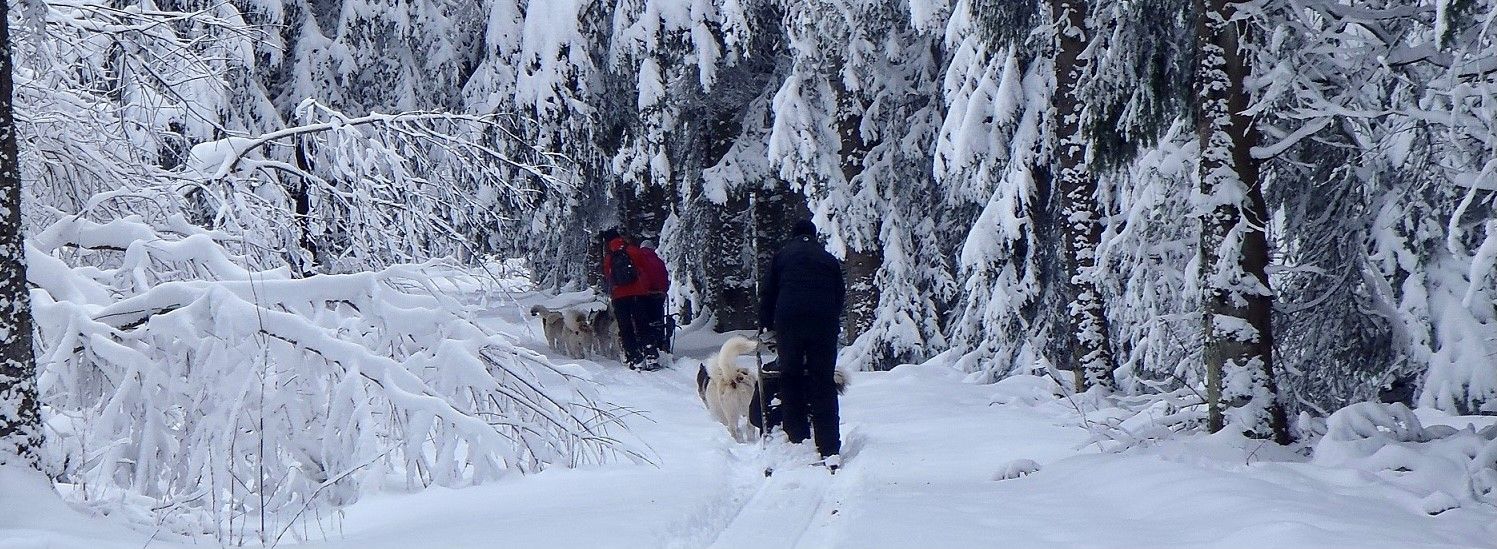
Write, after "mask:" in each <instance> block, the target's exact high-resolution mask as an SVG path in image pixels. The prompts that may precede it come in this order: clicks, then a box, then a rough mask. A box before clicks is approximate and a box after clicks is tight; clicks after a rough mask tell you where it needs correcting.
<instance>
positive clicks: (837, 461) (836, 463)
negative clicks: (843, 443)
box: [814, 454, 842, 475]
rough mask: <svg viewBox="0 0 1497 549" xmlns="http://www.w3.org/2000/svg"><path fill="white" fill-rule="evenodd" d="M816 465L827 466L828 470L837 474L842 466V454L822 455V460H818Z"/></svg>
mask: <svg viewBox="0 0 1497 549" xmlns="http://www.w3.org/2000/svg"><path fill="white" fill-rule="evenodd" d="M814 465H817V466H822V467H826V470H827V471H828V472H830V473H832V474H834V475H835V474H837V470H838V469H841V468H842V455H841V454H832V455H830V456H822V458H821V461H818V462H816V463H815V464H814Z"/></svg>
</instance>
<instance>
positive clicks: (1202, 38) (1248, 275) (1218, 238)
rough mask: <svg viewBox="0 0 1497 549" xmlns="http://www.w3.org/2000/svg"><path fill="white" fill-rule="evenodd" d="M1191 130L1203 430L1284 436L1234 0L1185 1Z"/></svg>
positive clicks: (1242, 38) (1262, 217) (1242, 41)
mask: <svg viewBox="0 0 1497 549" xmlns="http://www.w3.org/2000/svg"><path fill="white" fill-rule="evenodd" d="M1194 1H1195V8H1196V63H1197V65H1196V72H1195V85H1196V89H1195V95H1196V105H1195V107H1196V109H1197V111H1196V113H1195V116H1196V131H1197V133H1198V134H1199V137H1200V143H1201V167H1200V168H1201V173H1200V193H1199V194H1200V197H1201V199H1200V200H1202V201H1203V203H1202V204H1199V205H1198V210H1199V211H1201V212H1203V214H1204V217H1203V219H1202V220H1201V237H1200V247H1201V251H1200V253H1201V261H1200V273H1199V276H1200V287H1201V303H1202V308H1203V311H1202V321H1203V323H1204V326H1203V328H1204V330H1205V348H1204V349H1203V351H1202V355H1203V358H1204V359H1205V363H1206V398H1207V400H1208V406H1209V410H1210V411H1209V419H1208V421H1209V427H1210V429H1211V430H1212V431H1213V432H1215V431H1219V430H1221V429H1223V428H1225V427H1226V426H1227V424H1229V423H1230V424H1233V425H1235V426H1236V428H1240V429H1242V431H1243V433H1244V434H1246V435H1248V436H1251V437H1255V438H1269V437H1272V438H1273V439H1274V440H1275V441H1277V442H1279V443H1280V444H1284V443H1288V442H1289V440H1290V437H1289V429H1288V421H1287V418H1286V417H1285V413H1284V407H1283V405H1282V404H1281V403H1280V402H1279V399H1278V389H1277V387H1276V384H1275V382H1274V373H1273V326H1272V323H1271V322H1270V320H1271V318H1270V314H1271V312H1272V309H1273V291H1272V290H1271V289H1270V287H1269V283H1268V275H1267V272H1266V271H1267V267H1268V235H1267V233H1266V230H1267V221H1268V215H1267V213H1268V212H1267V207H1266V205H1265V204H1264V201H1263V186H1262V181H1261V180H1260V179H1259V173H1258V162H1257V161H1256V160H1255V159H1253V157H1252V155H1251V150H1252V148H1253V146H1254V145H1255V144H1256V143H1257V141H1258V134H1257V131H1256V130H1255V129H1254V127H1253V120H1252V117H1251V116H1249V115H1247V114H1245V113H1244V112H1243V111H1244V110H1245V109H1246V108H1247V106H1248V93H1247V90H1246V88H1245V87H1244V84H1243V81H1244V79H1245V78H1246V76H1247V73H1248V70H1249V68H1248V62H1249V59H1248V57H1247V56H1246V55H1245V52H1244V48H1245V47H1246V46H1247V45H1248V44H1247V38H1248V37H1247V35H1246V34H1245V33H1244V32H1243V29H1244V27H1243V25H1245V24H1244V23H1230V21H1231V20H1232V16H1233V15H1234V14H1235V13H1236V11H1237V3H1236V2H1231V1H1228V0H1194Z"/></svg>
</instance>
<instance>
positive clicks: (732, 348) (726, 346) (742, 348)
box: [718, 336, 759, 362]
mask: <svg viewBox="0 0 1497 549" xmlns="http://www.w3.org/2000/svg"><path fill="white" fill-rule="evenodd" d="M758 347H759V343H758V342H755V341H754V340H752V339H749V338H746V337H743V336H733V337H732V338H731V339H728V341H727V342H726V343H723V348H722V350H720V351H718V355H719V356H722V357H723V358H724V359H726V360H724V362H732V361H733V359H735V358H738V357H741V356H743V355H746V354H749V353H751V352H753V351H754V349H756V348H758Z"/></svg>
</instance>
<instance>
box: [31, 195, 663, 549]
mask: <svg viewBox="0 0 1497 549" xmlns="http://www.w3.org/2000/svg"><path fill="white" fill-rule="evenodd" d="M27 259H28V262H29V263H30V265H31V272H30V275H31V282H32V283H33V284H34V285H35V286H36V287H37V289H36V290H34V292H33V295H34V299H35V309H36V317H37V319H38V320H37V326H38V331H39V333H40V336H41V337H40V338H39V339H38V342H39V349H38V357H39V362H41V364H42V367H41V370H42V374H41V377H42V383H41V386H42V389H43V391H44V393H45V394H46V395H47V397H46V405H47V407H48V411H49V417H52V418H53V419H52V421H51V424H50V425H51V428H52V429H53V431H54V432H53V433H52V435H53V436H52V439H51V440H53V441H54V443H55V444H54V445H53V447H52V451H53V452H54V453H55V454H56V456H55V457H54V459H55V460H56V461H55V462H56V463H60V464H62V468H63V471H62V473H63V475H64V478H66V479H70V482H74V483H76V484H78V485H79V486H82V487H84V488H80V491H78V492H77V493H76V494H75V496H76V497H78V498H80V499H81V500H83V501H85V502H88V503H90V504H92V505H103V506H119V505H133V504H125V503H122V502H121V501H119V499H118V498H116V497H114V496H112V494H118V493H129V494H134V495H136V496H144V497H146V498H150V499H151V500H152V501H154V502H161V504H160V505H152V507H154V508H157V509H159V512H158V513H157V516H156V517H155V518H156V519H159V520H163V521H165V522H166V525H167V526H168V527H169V528H171V529H174V530H180V531H184V532H185V531H193V532H216V534H217V535H218V537H219V538H220V539H229V536H225V535H224V534H225V532H224V531H223V529H224V528H226V527H227V528H232V527H234V526H233V525H234V524H235V520H234V518H233V517H240V516H243V515H245V514H252V515H257V514H261V513H263V514H264V516H265V517H268V518H269V520H270V522H269V523H267V524H265V525H264V527H265V528H266V529H267V530H268V532H262V533H269V534H274V532H275V531H277V530H283V529H284V527H285V526H287V525H288V524H286V523H284V522H277V520H278V519H277V518H276V517H282V518H281V519H279V520H285V517H287V516H290V514H291V511H293V510H296V509H298V508H304V507H306V506H308V505H311V506H313V507H315V508H325V507H330V506H336V505H341V504H345V503H348V502H350V501H353V500H355V499H357V498H358V497H359V495H360V494H361V493H363V492H364V491H365V487H366V486H374V485H377V484H381V483H388V482H390V480H388V479H393V478H403V479H404V483H405V484H407V485H409V486H411V487H420V486H426V485H431V484H438V485H443V486H461V485H467V484H471V483H477V482H483V481H485V480H489V479H493V478H496V477H500V476H503V475H507V474H511V473H518V472H528V471H536V470H540V469H544V468H547V467H553V466H563V467H567V466H576V465H580V464H585V463H596V462H600V461H604V460H608V459H612V458H615V457H625V458H630V459H640V454H639V453H638V452H636V451H634V450H632V449H631V448H630V447H629V446H627V445H623V444H621V443H620V442H619V441H618V440H617V439H616V438H615V435H614V434H613V433H614V431H616V430H617V429H618V428H617V423H618V420H619V418H620V416H621V414H623V413H626V412H627V411H626V410H621V409H619V408H616V407H614V406H611V405H609V404H607V403H605V402H602V401H600V400H599V399H598V398H597V394H596V391H595V388H594V387H593V386H592V385H591V383H590V382H588V381H586V379H585V374H584V373H582V372H581V371H580V370H578V369H576V368H575V367H572V366H562V365H557V364H553V363H551V362H550V361H549V360H547V359H546V358H545V357H544V356H543V355H540V354H539V353H536V352H535V351H531V350H529V349H525V348H523V347H520V346H519V345H518V344H517V343H516V341H515V340H514V339H513V338H512V337H511V336H509V335H507V334H504V333H498V332H494V331H491V330H488V329H486V328H485V327H483V326H481V325H479V324H476V323H474V322H472V321H470V320H469V319H470V318H474V317H475V316H477V315H476V311H475V310H474V306H473V305H469V304H468V302H467V301H465V300H464V299H463V297H464V296H465V295H468V294H469V293H472V292H481V291H484V288H483V286H482V285H475V279H472V278H469V277H468V276H467V275H466V273H465V271H463V270H461V269H457V268H454V267H453V266H451V265H448V264H445V263H441V262H427V263H424V264H417V265H397V266H392V267H389V268H387V269H384V270H380V271H373V272H362V273H357V274H347V275H320V276H314V277H309V278H292V277H290V275H289V273H288V272H287V271H286V270H284V269H281V270H269V271H267V270H253V269H246V268H243V267H240V266H239V265H240V264H242V263H243V260H242V258H239V257H235V256H234V255H233V254H231V253H229V252H228V251H227V250H226V249H225V247H224V246H223V244H222V243H221V242H219V241H218V240H216V239H215V238H214V235H213V233H210V232H207V231H199V232H197V233H194V234H190V235H187V236H181V235H174V234H170V233H162V232H158V231H156V230H155V229H154V228H153V227H151V226H149V225H146V224H144V223H142V222H141V221H140V220H138V219H122V220H115V221H112V222H110V223H104V224H100V223H94V222H91V221H88V220H86V219H82V218H79V217H76V216H75V217H72V218H68V219H65V220H63V221H61V222H59V223H57V224H55V225H53V226H51V227H49V228H48V229H47V230H45V231H42V232H41V233H39V234H38V235H37V236H36V237H35V238H33V239H32V240H31V242H30V246H29V249H28V257H27ZM90 264H97V265H100V266H97V267H96V266H91V265H90ZM453 288H458V289H460V291H459V292H457V293H455V294H454V293H453ZM371 483H372V484H371ZM261 496H263V499H261ZM168 502H170V503H171V505H167V503H168ZM280 510H287V513H286V514H278V512H279V511H280ZM313 515H318V514H316V513H313V514H301V513H297V515H296V516H301V517H311V516H313ZM147 518H150V517H147ZM308 520H311V519H308ZM241 522H242V521H241ZM237 527H238V528H241V529H243V528H245V526H244V525H243V524H240V525H239V526H237ZM259 527H260V526H259V525H251V526H250V529H251V530H254V529H258V528H259ZM243 533H244V532H239V533H238V535H243Z"/></svg>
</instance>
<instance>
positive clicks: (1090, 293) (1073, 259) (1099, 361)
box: [1050, 0, 1115, 391]
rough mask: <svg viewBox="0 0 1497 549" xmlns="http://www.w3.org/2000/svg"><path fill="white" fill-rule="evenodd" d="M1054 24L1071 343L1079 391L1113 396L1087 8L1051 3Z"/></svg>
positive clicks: (1071, 0)
mask: <svg viewBox="0 0 1497 549" xmlns="http://www.w3.org/2000/svg"><path fill="white" fill-rule="evenodd" d="M1050 11H1051V16H1052V17H1053V18H1054V20H1055V27H1056V47H1057V55H1056V59H1055V95H1054V96H1052V99H1051V101H1053V102H1054V107H1055V117H1056V128H1055V131H1056V136H1057V138H1058V139H1059V143H1058V144H1057V146H1056V148H1055V151H1054V154H1055V158H1054V163H1055V166H1056V173H1057V174H1058V175H1059V177H1058V179H1059V181H1058V183H1059V187H1060V189H1059V190H1060V193H1061V208H1062V209H1061V216H1060V221H1061V238H1062V240H1063V241H1064V243H1065V251H1064V259H1063V261H1062V263H1063V266H1064V268H1065V291H1066V297H1067V299H1069V300H1070V303H1069V305H1068V306H1067V307H1066V310H1067V320H1068V322H1069V326H1068V327H1067V330H1066V331H1067V334H1066V337H1067V338H1068V339H1070V348H1071V361H1072V367H1074V368H1076V369H1077V371H1078V372H1079V375H1078V376H1077V377H1078V383H1079V384H1080V385H1083V386H1082V387H1077V389H1085V388H1088V387H1101V388H1103V389H1105V390H1108V391H1111V390H1113V389H1114V386H1115V383H1114V382H1113V376H1112V370H1113V357H1112V348H1111V346H1110V345H1109V343H1108V340H1107V316H1106V315H1105V314H1104V311H1103V306H1102V295H1101V293H1100V292H1098V291H1097V283H1096V269H1097V247H1098V246H1099V245H1100V243H1101V241H1102V216H1101V215H1100V209H1101V208H1099V207H1098V206H1097V179H1096V177H1095V176H1094V175H1093V174H1092V172H1091V170H1090V169H1089V166H1088V165H1087V154H1086V153H1087V148H1088V147H1087V138H1086V135H1085V134H1084V133H1083V132H1084V129H1083V128H1082V124H1081V121H1082V115H1083V111H1085V108H1086V105H1085V102H1084V101H1083V100H1082V98H1081V96H1080V94H1079V87H1080V84H1081V78H1082V76H1083V75H1084V74H1085V72H1086V66H1087V62H1088V61H1087V60H1086V59H1085V58H1084V57H1082V52H1083V51H1084V50H1085V49H1086V41H1087V28H1086V15H1087V3H1086V1H1085V0H1050Z"/></svg>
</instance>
